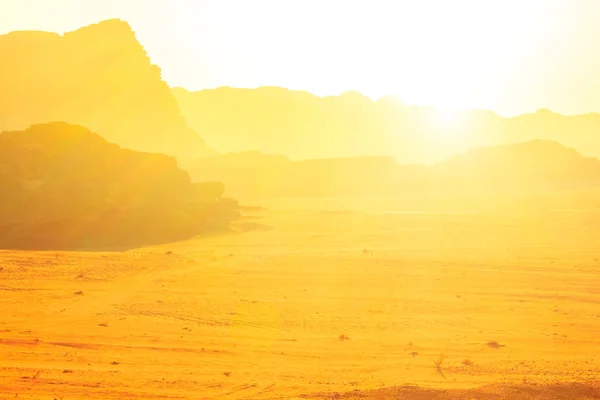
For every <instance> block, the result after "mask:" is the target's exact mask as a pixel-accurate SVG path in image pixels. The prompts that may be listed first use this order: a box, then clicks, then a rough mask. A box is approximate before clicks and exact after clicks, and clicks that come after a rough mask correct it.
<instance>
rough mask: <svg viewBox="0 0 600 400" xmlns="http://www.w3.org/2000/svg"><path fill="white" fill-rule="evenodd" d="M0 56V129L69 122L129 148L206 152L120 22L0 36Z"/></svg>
mask: <svg viewBox="0 0 600 400" xmlns="http://www.w3.org/2000/svg"><path fill="white" fill-rule="evenodd" d="M0 54H2V59H3V62H2V63H1V64H0V87H1V88H2V95H1V96H0V131H2V130H16V129H25V128H26V127H28V126H29V125H31V124H37V123H46V122H51V121H67V122H69V123H73V124H78V125H83V126H86V127H88V128H90V129H91V130H93V131H95V132H98V133H99V134H100V135H102V136H103V137H105V138H106V139H107V140H109V141H111V142H114V143H117V144H119V145H121V146H123V147H126V148H130V149H134V150H139V151H149V152H161V153H166V154H169V155H174V156H177V157H181V158H197V157H201V156H204V155H206V154H208V153H210V151H209V150H208V149H207V147H206V146H205V144H204V141H203V140H202V139H201V138H200V137H199V136H198V135H197V134H196V133H195V132H194V131H193V130H192V129H191V128H190V127H189V126H188V125H187V123H186V121H185V119H184V117H183V116H182V115H181V112H180V110H179V107H178V105H177V102H176V100H175V99H174V97H173V96H172V94H171V91H170V89H169V87H168V86H167V84H166V83H165V82H164V81H162V78H161V71H160V69H159V68H158V67H157V66H155V65H152V64H151V62H150V59H149V58H148V56H147V55H146V52H145V51H144V49H143V47H142V46H141V44H140V43H139V42H138V41H137V40H136V38H135V34H134V33H133V31H132V30H131V28H130V27H129V25H128V24H127V23H125V22H123V21H119V20H109V21H104V22H101V23H99V24H95V25H91V26H87V27H84V28H81V29H79V30H77V31H73V32H68V33H65V34H64V35H63V36H60V35H58V34H55V33H47V32H12V33H9V34H6V35H0Z"/></svg>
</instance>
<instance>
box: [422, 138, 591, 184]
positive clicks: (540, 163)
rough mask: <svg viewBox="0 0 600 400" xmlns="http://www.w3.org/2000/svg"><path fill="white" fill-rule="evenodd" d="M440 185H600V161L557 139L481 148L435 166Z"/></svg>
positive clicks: (436, 179)
mask: <svg viewBox="0 0 600 400" xmlns="http://www.w3.org/2000/svg"><path fill="white" fill-rule="evenodd" d="M431 171H432V172H431V175H432V177H433V178H434V180H435V182H436V183H437V184H438V185H439V186H443V187H445V188H450V189H454V190H463V189H466V188H468V189H470V190H478V191H490V192H492V193H493V192H505V191H514V192H524V191H526V192H531V191H536V190H556V189H563V190H564V189H580V188H586V187H592V186H598V187H600V161H599V160H598V159H597V158H586V157H583V156H582V155H581V154H579V153H578V152H577V151H576V150H573V149H569V148H567V147H564V146H562V145H561V144H558V143H556V142H553V141H546V140H532V141H528V142H524V143H518V144H512V145H502V146H494V147H485V148H477V149H472V150H469V151H467V152H466V153H464V154H461V155H456V156H454V157H451V158H450V159H448V160H446V161H444V162H441V163H439V164H437V165H435V166H434V167H433V168H431Z"/></svg>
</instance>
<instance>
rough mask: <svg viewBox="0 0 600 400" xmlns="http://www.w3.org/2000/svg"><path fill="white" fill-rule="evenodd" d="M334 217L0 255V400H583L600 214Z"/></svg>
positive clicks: (316, 206) (598, 278)
mask: <svg viewBox="0 0 600 400" xmlns="http://www.w3.org/2000/svg"><path fill="white" fill-rule="evenodd" d="M339 204H342V203H337V205H336V203H335V202H331V203H327V202H324V201H320V202H314V201H313V202H311V201H304V202H302V201H296V202H293V201H291V200H288V201H281V202H277V201H272V202H271V203H269V204H264V205H266V206H267V209H264V210H253V211H249V212H247V213H246V214H247V217H246V218H245V219H244V220H243V221H239V222H237V223H236V224H235V228H236V230H237V232H232V233H227V234H222V235H217V236H212V237H199V238H194V239H191V240H188V241H183V242H179V243H171V244H166V245H162V246H154V247H147V248H137V249H128V250H126V251H113V252H107V251H105V252H91V251H81V252H56V251H37V252H29V251H13V250H5V251H1V252H0V313H1V314H0V315H2V318H1V319H0V398H19V399H49V400H52V399H62V400H71V399H257V400H258V399H298V398H306V399H338V398H339V399H355V398H356V399H358V398H360V399H371V398H372V399H529V398H533V399H598V398H600V385H599V384H598V383H597V382H599V381H600V363H599V362H600V339H599V338H600V230H599V229H598V226H600V209H598V210H596V209H580V210H573V209H548V208H546V209H537V210H535V209H528V210H527V211H523V212H516V211H514V210H512V211H510V212H507V211H506V210H496V211H490V210H487V211H483V212H474V211H473V210H462V211H461V212H446V211H444V212H438V211H436V212H432V211H431V210H429V211H414V209H413V211H410V210H409V211H406V210H404V211H397V210H396V211H393V212H389V210H390V208H389V207H388V208H385V207H381V206H378V207H369V203H368V201H365V202H363V203H361V204H360V205H355V206H354V207H352V206H347V205H346V206H339ZM343 204H347V203H343ZM382 210H383V211H382ZM440 357H442V358H443V361H442V362H441V365H440V367H439V368H438V367H436V365H435V362H436V361H439V360H440Z"/></svg>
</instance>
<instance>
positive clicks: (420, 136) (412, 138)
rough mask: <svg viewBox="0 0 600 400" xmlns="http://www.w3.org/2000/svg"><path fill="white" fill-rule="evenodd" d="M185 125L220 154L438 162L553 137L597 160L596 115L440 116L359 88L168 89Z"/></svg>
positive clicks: (599, 125) (599, 131)
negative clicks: (324, 93)
mask: <svg viewBox="0 0 600 400" xmlns="http://www.w3.org/2000/svg"><path fill="white" fill-rule="evenodd" d="M172 91H173V94H174V95H175V98H176V99H177V101H178V103H179V106H180V108H181V110H182V112H183V114H184V115H185V117H186V119H187V120H188V122H189V123H190V125H191V126H192V127H193V128H194V129H195V130H196V131H198V132H199V133H200V134H202V135H203V137H205V138H206V139H207V140H208V141H209V143H211V145H213V146H214V147H215V149H216V150H218V151H221V152H244V151H248V150H260V151H262V152H265V153H272V154H282V155H285V156H288V157H291V158H293V159H308V158H335V157H355V156H393V157H396V158H397V159H398V160H399V162H401V163H410V164H413V163H426V164H432V163H434V162H439V161H442V160H444V159H446V158H448V157H450V156H452V155H454V154H456V153H459V152H464V151H466V150H468V149H470V148H472V147H480V146H493V145H499V144H510V143H519V142H524V141H528V140H533V139H544V140H553V141H557V142H560V143H562V144H564V145H566V146H568V147H572V148H574V149H576V150H578V151H580V152H581V153H582V154H584V155H586V156H595V157H600V114H586V115H578V116H563V115H560V114H555V113H553V112H551V111H549V110H545V109H542V110H539V111H538V112H535V113H533V114H524V115H520V116H517V117H513V118H503V117H501V116H499V115H497V114H494V113H493V112H491V111H485V110H469V111H464V112H461V113H458V114H457V115H454V116H452V115H450V116H449V115H445V114H444V113H440V112H438V111H436V110H435V109H434V108H431V107H420V106H407V105H405V104H403V103H402V102H400V101H399V100H398V99H396V98H393V97H385V98H382V99H379V100H377V101H372V100H371V99H369V98H368V97H366V96H363V95H361V94H360V93H358V92H348V93H344V94H342V95H340V96H329V97H318V96H315V95H313V94H310V93H308V92H303V91H291V90H287V89H283V88H278V87H261V88H257V89H233V88H228V87H223V88H218V89H210V90H202V91H198V92H189V91H187V90H185V89H181V88H174V89H172Z"/></svg>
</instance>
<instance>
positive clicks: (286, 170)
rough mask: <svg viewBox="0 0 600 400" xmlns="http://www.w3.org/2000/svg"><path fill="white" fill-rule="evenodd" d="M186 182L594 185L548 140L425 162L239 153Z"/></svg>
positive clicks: (597, 166)
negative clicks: (294, 157)
mask: <svg viewBox="0 0 600 400" xmlns="http://www.w3.org/2000/svg"><path fill="white" fill-rule="evenodd" d="M188 169H189V171H190V174H191V176H192V179H193V180H219V181H223V182H225V184H226V186H227V190H228V193H230V194H232V195H234V196H236V197H242V198H246V197H285V196H294V197H340V196H406V195H417V196H419V195H428V196H429V195H431V196H442V195H453V196H457V197H465V196H471V195H473V194H478V195H485V196H492V197H493V196H495V195H496V194H503V195H504V194H534V193H548V192H555V191H569V190H580V189H589V188H600V161H599V160H598V159H596V158H586V157H583V156H581V155H580V154H579V153H578V152H577V151H575V150H573V149H569V148H566V147H564V146H562V145H560V144H558V143H556V142H552V141H544V140H533V141H528V142H524V143H518V144H511V145H499V146H490V147H481V148H476V149H471V150H469V151H467V152H465V153H463V154H459V155H456V156H453V157H450V158H448V159H447V160H445V161H443V162H440V163H437V164H435V165H433V166H424V165H400V164H398V163H397V162H396V161H395V159H393V158H391V157H349V158H333V159H315V160H303V161H292V160H290V159H288V158H286V157H283V156H275V155H267V154H262V153H260V152H245V153H235V154H227V155H222V156H215V157H208V158H204V159H201V160H198V161H196V162H195V163H193V164H190V165H188Z"/></svg>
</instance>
